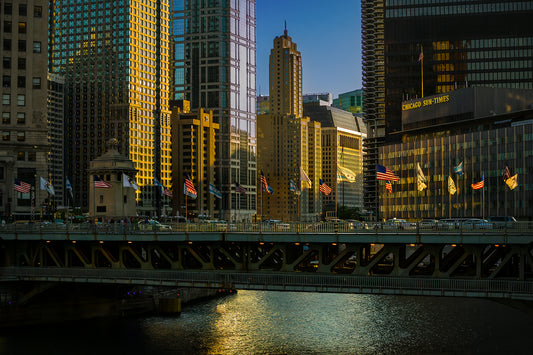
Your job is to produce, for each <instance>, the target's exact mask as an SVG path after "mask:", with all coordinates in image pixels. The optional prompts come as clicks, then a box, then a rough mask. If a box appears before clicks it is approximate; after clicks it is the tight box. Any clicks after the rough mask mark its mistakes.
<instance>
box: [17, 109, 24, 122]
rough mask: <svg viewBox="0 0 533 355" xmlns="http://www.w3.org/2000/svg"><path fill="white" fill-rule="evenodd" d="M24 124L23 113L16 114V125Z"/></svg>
mask: <svg viewBox="0 0 533 355" xmlns="http://www.w3.org/2000/svg"><path fill="white" fill-rule="evenodd" d="M25 123H26V114H25V113H24V112H17V124H25Z"/></svg>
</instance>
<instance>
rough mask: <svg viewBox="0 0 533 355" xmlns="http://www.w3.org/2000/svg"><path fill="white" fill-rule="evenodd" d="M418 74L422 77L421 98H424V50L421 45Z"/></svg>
mask: <svg viewBox="0 0 533 355" xmlns="http://www.w3.org/2000/svg"><path fill="white" fill-rule="evenodd" d="M420 54H421V56H420V57H421V58H420V74H421V77H422V83H421V84H422V98H424V50H423V48H422V45H420Z"/></svg>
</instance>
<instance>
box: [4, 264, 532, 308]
mask: <svg viewBox="0 0 533 355" xmlns="http://www.w3.org/2000/svg"><path fill="white" fill-rule="evenodd" d="M0 275H2V277H4V278H6V279H7V278H13V279H20V280H37V281H39V280H40V281H64V282H89V283H108V282H109V283H114V284H115V283H128V284H136V283H139V284H143V285H166V286H194V287H233V288H238V289H251V290H257V289H262V290H280V291H314V292H344V293H372V294H376V293H377V294H411V295H434V296H460V297H496V298H514V299H526V300H532V299H533V282H524V281H516V280H508V279H507V280H476V279H458V278H455V279H454V278H442V279H439V278H406V277H379V276H355V275H316V274H307V273H265V272H262V273H253V272H245V273H242V272H226V271H208V272H206V271H170V270H114V269H81V268H68V269H60V268H9V267H7V268H0Z"/></svg>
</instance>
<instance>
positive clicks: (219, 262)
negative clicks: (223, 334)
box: [0, 223, 533, 300]
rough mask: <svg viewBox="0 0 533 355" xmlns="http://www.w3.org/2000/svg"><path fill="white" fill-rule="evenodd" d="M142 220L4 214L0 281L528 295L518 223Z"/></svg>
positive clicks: (527, 228) (525, 231) (529, 280)
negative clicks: (36, 219)
mask: <svg viewBox="0 0 533 355" xmlns="http://www.w3.org/2000/svg"><path fill="white" fill-rule="evenodd" d="M148 227H149V228H150V229H148V230H142V229H140V225H128V224H126V225H125V224H107V225H106V224H104V225H87V224H80V225H63V226H54V225H51V226H47V225H4V226H2V227H0V238H1V240H0V281H3V282H13V281H33V282H56V283H57V282H69V283H70V282H74V283H95V284H99V283H105V284H125V285H127V284H131V285H152V286H169V287H196V288H235V289H248V290H279V291H312V292H341V293H372V294H398V295H429V296H460V297H490V298H502V299H513V300H533V254H532V248H533V247H532V245H533V244H532V242H533V225H531V224H529V223H523V224H516V225H513V226H511V227H512V228H511V227H509V228H508V227H507V226H503V228H492V227H491V228H487V229H483V228H482V229H474V228H468V227H466V226H465V227H462V226H458V227H457V226H456V227H457V228H456V227H450V226H444V227H442V226H439V227H437V226H434V227H433V228H428V229H425V228H422V227H421V226H420V225H418V224H409V225H407V226H404V227H403V228H400V227H398V226H396V227H393V228H387V227H386V226H379V227H378V228H375V229H374V228H371V227H370V228H369V227H368V226H366V225H364V226H360V227H356V228H354V227H353V226H351V225H345V224H334V223H319V224H282V225H279V226H276V225H273V226H270V225H262V224H221V225H217V224H173V225H163V226H148ZM470 227H472V226H470ZM152 228H153V229H152Z"/></svg>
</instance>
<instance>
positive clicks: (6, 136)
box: [2, 131, 9, 141]
mask: <svg viewBox="0 0 533 355" xmlns="http://www.w3.org/2000/svg"><path fill="white" fill-rule="evenodd" d="M2 140H3V141H9V132H7V131H4V132H2Z"/></svg>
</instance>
